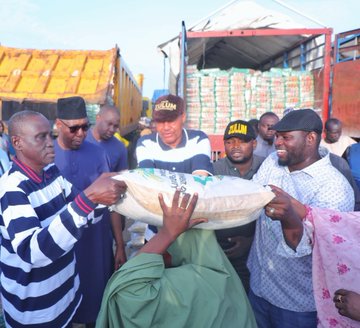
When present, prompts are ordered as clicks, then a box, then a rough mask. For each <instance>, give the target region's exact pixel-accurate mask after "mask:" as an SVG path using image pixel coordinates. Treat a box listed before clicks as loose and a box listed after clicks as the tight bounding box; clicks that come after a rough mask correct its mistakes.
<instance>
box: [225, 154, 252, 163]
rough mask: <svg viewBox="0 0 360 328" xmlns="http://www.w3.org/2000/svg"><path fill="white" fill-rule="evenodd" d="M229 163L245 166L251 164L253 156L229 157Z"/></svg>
mask: <svg viewBox="0 0 360 328" xmlns="http://www.w3.org/2000/svg"><path fill="white" fill-rule="evenodd" d="M227 157H228V159H229V161H230V162H231V163H233V164H245V163H247V162H249V161H250V160H251V158H252V156H244V157H242V158H233V157H232V156H231V155H230V156H229V155H227Z"/></svg>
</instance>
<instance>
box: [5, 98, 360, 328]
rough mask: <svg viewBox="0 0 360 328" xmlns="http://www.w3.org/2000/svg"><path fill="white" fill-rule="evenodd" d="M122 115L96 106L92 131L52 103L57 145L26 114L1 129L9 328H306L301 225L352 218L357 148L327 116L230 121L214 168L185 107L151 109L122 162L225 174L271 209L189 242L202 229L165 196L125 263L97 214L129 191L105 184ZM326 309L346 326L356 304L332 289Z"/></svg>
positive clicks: (65, 103)
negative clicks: (321, 213)
mask: <svg viewBox="0 0 360 328" xmlns="http://www.w3.org/2000/svg"><path fill="white" fill-rule="evenodd" d="M119 115H120V114H119V111H118V110H117V108H115V107H113V106H110V105H104V106H102V107H101V108H100V111H99V113H98V115H97V116H96V122H95V125H94V126H93V128H91V129H90V123H89V119H88V117H87V113H86V104H85V102H84V100H83V99H82V98H80V97H70V98H62V99H59V100H58V102H57V118H56V121H55V125H56V128H57V131H58V137H57V138H56V140H55V141H54V140H53V136H52V131H51V127H50V123H49V122H48V120H47V119H46V118H45V117H44V116H43V115H41V114H39V113H37V112H32V111H22V112H18V113H16V114H14V115H13V116H12V117H11V119H10V120H9V122H8V135H9V137H8V140H10V141H11V145H12V147H13V149H14V151H15V155H14V156H13V157H11V158H9V159H10V160H11V161H12V164H11V165H10V167H9V168H7V169H4V170H3V176H2V177H1V180H0V197H1V208H0V219H1V220H0V229H1V236H2V241H1V272H2V274H1V291H2V302H3V308H4V316H5V321H6V324H7V325H8V326H9V327H27V326H29V327H30V326H32V327H71V325H72V324H73V323H81V324H85V325H86V327H95V325H96V326H97V327H131V326H136V327H140V326H141V327H155V326H157V327H257V326H258V327H276V328H277V327H280V328H282V327H284V328H287V327H289V328H290V327H291V328H293V327H299V328H300V327H301V328H302V327H316V326H317V325H318V324H319V319H318V315H317V306H316V304H315V299H314V296H313V277H312V250H313V240H312V237H311V233H308V231H307V228H306V224H305V223H304V218H305V217H306V216H307V215H308V213H309V208H310V209H311V208H324V209H330V210H337V211H340V212H351V211H354V210H359V209H360V196H359V190H358V185H357V176H356V175H354V174H353V172H354V170H356V168H355V167H356V164H357V162H358V155H357V153H358V151H357V145H358V144H357V143H356V142H355V140H353V139H351V138H349V137H347V138H346V137H345V136H342V130H341V122H340V121H338V120H336V119H334V118H332V119H330V120H328V121H327V122H325V128H324V129H323V122H322V120H321V118H320V117H319V116H318V114H317V113H315V111H313V110H311V109H298V110H291V111H288V112H287V113H286V114H284V116H283V117H282V118H281V119H279V117H278V116H277V115H276V114H274V113H272V112H267V113H264V114H263V115H262V116H261V117H260V118H259V121H258V122H256V121H255V122H254V121H252V122H250V121H249V122H248V121H245V120H237V121H233V122H229V124H228V126H227V128H226V129H225V131H224V135H223V139H224V152H225V156H224V157H223V158H221V159H219V160H218V161H216V162H214V163H212V161H211V147H210V141H209V139H208V137H207V135H206V134H205V133H203V132H202V131H197V130H189V129H186V128H185V123H186V112H185V104H184V101H183V99H182V98H180V97H178V96H174V95H165V96H162V97H160V98H159V99H157V101H156V103H155V105H154V109H153V117H152V119H153V122H155V127H154V131H152V132H151V131H149V133H144V134H143V135H142V136H141V137H140V138H139V140H138V141H137V145H136V154H135V155H136V156H135V157H133V156H132V155H130V156H129V157H130V158H129V159H133V158H136V161H137V166H138V167H140V168H160V169H165V170H169V171H173V172H182V173H188V174H193V175H202V176H209V175H213V174H216V175H230V176H235V177H239V178H243V179H247V180H252V181H253V182H254V183H258V184H261V185H264V186H270V188H271V189H272V191H273V193H274V195H275V197H274V199H273V200H272V201H271V202H270V203H269V204H267V205H266V206H265V208H264V210H263V211H262V213H261V215H260V217H259V218H258V220H256V222H252V223H249V224H246V225H244V226H240V227H236V228H232V229H222V230H217V231H215V232H214V231H205V230H201V229H191V230H190V228H191V227H193V226H194V225H197V224H199V223H201V222H204V220H206V218H198V219H191V214H192V212H193V210H194V208H195V206H196V201H197V195H194V196H193V197H192V198H191V197H190V196H191V195H187V194H186V195H185V196H183V197H181V196H180V192H179V191H176V192H175V194H174V199H173V202H172V204H171V205H170V206H167V205H166V204H165V202H164V200H163V198H162V196H161V195H159V202H160V205H161V208H162V210H163V214H164V224H163V226H162V227H152V226H149V228H148V230H147V233H146V239H147V242H146V244H145V245H144V246H143V248H141V250H140V251H139V254H138V255H137V256H135V257H134V258H132V259H130V260H127V258H126V253H125V249H124V241H123V234H122V232H123V229H124V218H123V217H122V216H121V215H120V214H118V213H115V212H112V211H109V209H108V206H110V205H112V204H114V203H116V202H118V201H121V199H122V197H124V194H125V193H126V185H125V183H123V182H121V181H117V180H114V179H111V176H113V175H115V174H116V173H117V172H119V171H121V170H125V169H127V168H128V154H127V150H126V147H125V146H124V145H123V143H121V142H120V141H119V140H118V139H117V138H115V137H114V134H115V133H116V132H117V131H118V129H119V121H120V116H119ZM254 124H255V127H257V129H255V128H254ZM2 125H3V124H2ZM3 127H4V126H3ZM2 130H4V129H2ZM323 132H324V133H325V138H324V139H323V140H322V133H323ZM1 135H2V134H1ZM359 154H360V150H359ZM350 159H351V160H350ZM348 161H349V163H350V166H351V167H349V164H348ZM354 178H355V179H354ZM114 245H115V247H114ZM355 251H356V250H354V252H355ZM230 263H231V265H230ZM114 272H115V273H114ZM110 277H111V278H110ZM357 292H360V291H357ZM333 297H334V304H333V307H334V308H337V309H338V311H339V314H340V315H341V316H344V317H347V318H352V319H353V320H354V321H353V322H355V324H354V325H356V321H355V320H359V319H360V295H359V294H357V293H355V292H354V291H347V290H346V291H344V290H343V289H341V292H338V291H336V293H335V295H334V296H333ZM170 300H171V301H170ZM324 326H325V325H324Z"/></svg>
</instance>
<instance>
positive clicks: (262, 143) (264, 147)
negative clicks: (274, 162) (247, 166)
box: [254, 134, 275, 157]
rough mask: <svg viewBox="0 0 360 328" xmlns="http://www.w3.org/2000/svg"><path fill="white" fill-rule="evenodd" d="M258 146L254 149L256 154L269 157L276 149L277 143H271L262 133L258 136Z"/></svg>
mask: <svg viewBox="0 0 360 328" xmlns="http://www.w3.org/2000/svg"><path fill="white" fill-rule="evenodd" d="M256 142H257V143H256V148H255V150H254V155H257V156H261V157H267V156H268V155H269V154H271V153H272V152H274V151H275V145H274V143H272V144H271V145H269V143H268V142H267V141H266V140H264V139H263V138H262V137H261V136H260V134H259V135H258V136H257V137H256Z"/></svg>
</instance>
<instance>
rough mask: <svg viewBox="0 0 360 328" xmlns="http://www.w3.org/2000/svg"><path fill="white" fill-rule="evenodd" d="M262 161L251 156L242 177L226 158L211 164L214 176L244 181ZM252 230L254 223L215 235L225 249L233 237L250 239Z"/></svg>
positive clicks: (249, 178)
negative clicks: (248, 166)
mask: <svg viewBox="0 0 360 328" xmlns="http://www.w3.org/2000/svg"><path fill="white" fill-rule="evenodd" d="M264 160H265V158H264V157H260V156H256V155H253V161H252V163H251V167H250V169H249V171H247V172H246V173H245V174H244V175H243V176H241V174H240V172H239V170H238V169H237V168H236V167H235V166H234V165H233V163H231V161H230V160H229V159H228V158H227V157H225V158H221V159H219V160H217V161H216V162H214V163H213V167H214V174H216V175H229V176H233V177H239V178H242V179H246V180H251V179H252V177H253V175H254V174H255V173H256V172H257V170H258V169H259V167H260V165H261V163H262V162H263V161H264ZM254 230H255V221H254V222H251V223H249V224H245V225H243V226H240V227H234V228H230V229H221V230H216V231H215V233H216V236H217V238H218V240H219V241H222V243H220V244H221V245H222V246H224V247H223V248H225V247H226V246H225V243H226V241H227V239H228V238H229V237H234V236H245V237H251V236H253V235H254ZM246 258H247V254H246Z"/></svg>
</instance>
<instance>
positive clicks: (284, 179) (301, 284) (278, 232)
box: [248, 153, 354, 312]
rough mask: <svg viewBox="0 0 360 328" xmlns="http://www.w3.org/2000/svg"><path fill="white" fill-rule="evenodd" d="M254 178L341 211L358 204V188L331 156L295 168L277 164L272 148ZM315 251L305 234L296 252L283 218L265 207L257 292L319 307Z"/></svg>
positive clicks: (253, 266)
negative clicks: (270, 214)
mask: <svg viewBox="0 0 360 328" xmlns="http://www.w3.org/2000/svg"><path fill="white" fill-rule="evenodd" d="M253 180H254V182H258V183H260V184H263V185H267V184H273V185H275V186H278V187H280V188H281V189H283V190H284V191H286V192H287V193H289V194H290V195H291V196H293V197H294V198H296V199H297V200H299V201H300V202H302V203H303V204H306V205H309V206H312V207H320V208H331V209H337V210H339V211H352V210H353V208H354V192H353V190H352V188H351V186H350V184H349V183H348V181H347V180H346V179H345V177H344V176H343V175H342V174H341V173H340V172H338V171H337V170H336V169H335V168H334V167H333V166H332V165H331V163H330V159H329V156H328V155H326V156H325V157H323V158H321V159H320V160H318V161H316V162H315V163H313V164H311V165H310V166H308V167H306V168H304V169H303V170H299V171H293V172H290V171H289V169H288V167H287V166H280V165H279V164H278V157H277V154H276V153H272V154H270V155H269V156H268V157H267V158H266V159H265V161H264V162H263V164H262V165H261V167H260V169H259V171H258V172H257V174H255V176H254V178H253ZM311 251H312V248H311V245H310V240H309V238H308V236H307V235H306V233H304V234H303V237H302V239H301V241H300V244H299V245H298V247H297V249H296V251H293V250H292V249H291V248H290V247H288V246H287V244H286V242H285V240H284V236H283V232H282V229H281V224H280V221H274V220H271V219H270V218H269V217H267V216H266V215H265V213H264V211H263V212H262V214H261V216H260V218H259V220H257V223H256V233H255V239H254V242H253V245H252V248H251V251H250V255H249V260H248V267H249V269H250V273H251V276H250V277H251V280H250V286H251V289H252V290H253V292H254V293H255V294H256V295H258V296H260V297H263V298H264V299H266V300H267V301H268V302H270V303H272V304H273V305H275V306H277V307H280V308H283V309H287V310H291V311H297V312H307V311H315V310H316V309H315V303H314V297H313V296H312V295H313V293H312V275H311V274H312V272H311V268H312V263H311Z"/></svg>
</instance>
